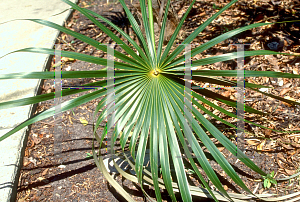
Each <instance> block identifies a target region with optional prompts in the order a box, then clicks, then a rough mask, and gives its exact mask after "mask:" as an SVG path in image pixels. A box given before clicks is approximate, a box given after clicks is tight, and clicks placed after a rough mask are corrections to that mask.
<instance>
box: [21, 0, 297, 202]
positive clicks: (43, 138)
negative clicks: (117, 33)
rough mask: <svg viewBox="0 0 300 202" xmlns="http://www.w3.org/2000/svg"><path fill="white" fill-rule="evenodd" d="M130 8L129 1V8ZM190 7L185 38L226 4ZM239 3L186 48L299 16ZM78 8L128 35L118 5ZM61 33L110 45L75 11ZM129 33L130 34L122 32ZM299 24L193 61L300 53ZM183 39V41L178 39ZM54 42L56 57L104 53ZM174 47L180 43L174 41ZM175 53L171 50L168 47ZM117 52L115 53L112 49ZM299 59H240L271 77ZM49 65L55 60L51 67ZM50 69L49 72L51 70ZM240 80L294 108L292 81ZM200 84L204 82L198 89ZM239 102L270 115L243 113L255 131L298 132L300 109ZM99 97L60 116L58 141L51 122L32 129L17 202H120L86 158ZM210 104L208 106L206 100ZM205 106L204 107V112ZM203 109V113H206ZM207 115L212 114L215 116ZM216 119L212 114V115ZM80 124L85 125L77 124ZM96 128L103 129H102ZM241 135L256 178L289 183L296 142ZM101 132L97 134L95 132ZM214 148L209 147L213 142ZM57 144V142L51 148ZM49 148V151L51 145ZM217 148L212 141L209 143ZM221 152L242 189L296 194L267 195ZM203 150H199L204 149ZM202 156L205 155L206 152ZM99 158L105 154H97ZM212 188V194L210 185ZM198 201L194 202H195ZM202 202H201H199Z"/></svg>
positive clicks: (136, 190)
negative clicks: (242, 48) (58, 48)
mask: <svg viewBox="0 0 300 202" xmlns="http://www.w3.org/2000/svg"><path fill="white" fill-rule="evenodd" d="M134 2H136V1H134ZM214 2H215V5H213V4H212V3H211V1H207V0H203V1H200V0H199V1H196V3H195V6H194V8H193V9H192V10H191V14H190V15H189V16H188V20H187V21H186V22H185V23H184V27H183V30H184V31H185V35H186V36H188V35H189V34H190V33H191V32H192V31H193V30H195V29H196V28H197V27H198V26H199V25H201V24H202V23H203V22H204V21H205V20H206V19H208V18H209V17H211V16H212V14H213V13H215V12H216V11H217V10H216V9H217V8H218V7H222V6H224V5H225V4H226V3H228V2H229V1H224V0H220V1H214ZM255 2H256V3H255V4H254V1H240V2H238V3H237V4H236V5H235V6H232V7H230V8H229V9H228V10H227V11H225V12H224V13H223V14H222V15H221V16H220V17H219V18H218V19H217V20H215V21H214V22H213V23H211V25H209V26H208V27H207V28H206V29H205V30H204V31H203V32H202V33H201V34H200V35H199V36H198V37H197V38H196V39H195V40H194V41H193V43H194V45H192V48H194V47H195V46H197V45H196V44H197V43H199V44H201V43H204V42H206V41H208V40H210V39H212V38H214V37H216V36H219V35H220V34H222V33H224V32H227V31H230V30H232V29H235V28H237V27H241V26H246V25H249V24H252V23H258V22H266V21H268V22H274V21H284V20H291V19H295V18H296V16H299V14H300V2H299V1H291V0H288V1H263V0H260V1H259V0H257V1H255ZM79 6H81V7H85V8H88V9H91V10H93V11H95V12H97V13H99V14H101V15H104V16H107V17H109V18H110V19H111V20H112V21H113V22H115V23H117V24H118V25H119V26H120V27H122V28H123V29H128V26H127V25H128V22H127V20H126V18H124V12H123V10H122V8H121V6H120V5H119V4H110V5H107V4H106V1H101V0H81V1H79ZM174 7H175V9H176V10H177V11H178V14H179V17H181V16H182V15H183V14H184V12H185V10H186V9H187V5H182V4H181V2H180V1H178V3H177V4H176V3H174ZM66 27H67V28H70V29H72V30H74V31H76V32H79V33H81V34H84V35H86V36H88V37H91V38H93V39H96V40H97V41H99V42H100V43H110V42H111V41H110V39H109V37H107V36H106V35H105V33H103V32H102V31H101V30H100V29H99V28H97V27H96V26H94V25H93V24H92V23H91V22H90V21H89V20H88V19H87V18H86V17H84V16H83V15H81V14H80V13H79V12H77V11H75V12H74V13H73V14H72V18H71V19H70V20H69V21H68V22H66ZM129 31H130V28H129ZM299 33H300V32H299V23H286V24H276V25H271V26H265V27H259V28H255V29H252V30H250V31H246V32H243V33H241V34H239V35H237V36H235V37H232V38H230V39H228V40H225V41H224V42H222V43H220V44H218V45H216V46H214V47H212V48H210V49H209V50H207V51H204V52H203V53H201V54H198V55H196V56H195V59H201V58H205V57H206V56H211V55H219V54H223V53H228V52H234V51H236V49H235V46H232V45H229V44H233V43H248V44H251V45H250V46H248V47H246V50H259V49H268V50H274V51H282V52H297V53H299V52H300V46H299V44H300V40H299V39H300V35H299ZM183 38H185V37H183ZM58 41H59V43H62V44H63V46H62V50H67V51H76V52H80V53H85V54H89V55H93V56H96V57H103V58H106V54H103V53H102V52H101V51H99V50H96V49H95V48H94V47H91V46H90V45H87V44H85V43H82V42H81V41H80V40H77V39H75V38H74V37H71V36H68V35H66V34H61V35H60V36H59V37H58ZM177 42H179V43H180V42H182V40H181V39H178V40H177ZM174 48H176V47H174ZM117 50H118V51H121V49H118V47H117ZM62 61H63V65H62V70H63V71H78V70H79V71H83V70H97V69H101V68H103V67H101V66H99V65H95V64H89V63H86V62H82V61H76V60H75V61H74V60H69V59H67V58H62ZM299 63H300V58H299V57H298V58H297V57H291V56H282V55H272V56H258V57H249V58H246V59H245V69H246V70H264V71H266V70H273V71H284V72H288V73H294V74H299V73H300V70H299ZM52 64H53V65H54V61H52ZM53 65H52V66H51V68H50V71H54V67H53ZM236 66H237V63H236V60H233V61H228V62H222V63H216V64H213V65H205V66H203V67H201V68H199V69H222V70H225V69H235V68H236ZM98 80H101V79H68V80H63V86H80V85H83V84H86V83H90V82H93V81H98ZM247 81H249V82H251V83H256V84H264V85H270V86H273V87H274V89H273V90H271V91H269V93H272V94H274V95H278V96H281V97H286V98H293V99H295V100H296V101H300V97H299V95H300V91H299V88H298V89H297V88H295V87H297V86H299V84H300V83H299V79H280V78H279V79H276V78H275V79H273V78H265V77H263V78H248V79H247ZM53 82H54V81H53V80H45V82H44V85H43V87H42V88H43V91H42V94H44V93H50V92H54V86H53ZM198 84H199V85H202V84H204V83H201V82H200V83H198ZM93 91H94V90H90V91H86V92H81V93H78V94H76V95H71V96H65V97H63V98H62V102H64V101H67V100H70V99H71V98H75V97H78V96H80V95H84V94H87V93H89V92H93ZM216 92H221V94H222V95H223V96H225V97H230V98H235V96H236V93H235V92H236V91H235V90H216ZM245 96H246V97H245V99H246V102H249V103H250V106H251V107H253V108H255V109H258V110H262V111H266V112H269V113H271V115H270V116H269V117H266V118H264V117H263V118H257V116H251V115H248V114H246V117H248V118H249V120H251V121H255V123H257V124H262V125H264V126H267V127H270V128H273V129H276V130H287V131H289V130H300V118H299V107H294V106H290V105H288V104H286V103H284V102H281V101H278V100H275V99H273V98H271V99H270V98H267V97H266V96H264V95H262V94H260V93H256V92H254V91H251V92H250V91H246V94H245ZM100 100H101V98H98V99H96V100H93V101H91V102H88V103H86V104H84V105H81V106H79V107H76V108H74V109H73V111H72V110H69V111H67V112H64V113H62V121H61V122H60V123H59V125H60V126H62V129H61V134H62V138H61V139H60V140H59V142H58V140H54V135H53V134H54V126H55V124H58V123H55V122H54V119H53V118H52V117H50V118H48V119H45V120H43V121H40V122H38V123H34V124H32V127H31V131H30V134H29V137H28V143H27V148H26V150H25V157H24V164H23V168H22V170H21V175H20V180H19V187H18V195H17V201H123V200H124V199H123V198H122V197H121V196H120V195H119V194H118V192H117V191H116V190H114V188H112V187H111V186H110V185H109V184H108V183H107V181H106V179H105V178H104V176H103V175H102V173H101V172H100V171H99V170H98V168H97V166H96V165H95V163H94V160H93V158H92V157H90V154H91V153H92V131H93V128H92V123H93V113H94V110H95V108H96V106H97V104H98V102H99V101H100ZM209 100H210V99H209ZM213 102H214V103H216V104H218V105H219V106H221V107H223V108H225V109H227V110H229V111H231V112H233V113H235V111H234V110H233V109H232V108H230V107H228V106H226V105H224V104H221V103H219V102H216V101H213ZM53 106H54V100H50V101H46V102H41V103H39V105H38V108H37V112H41V111H43V110H46V109H49V108H51V107H53ZM206 107H208V106H206ZM208 108H209V107H208ZM214 113H218V112H217V111H216V112H214ZM216 115H218V114H216ZM219 116H220V117H221V118H223V119H225V120H226V121H229V122H231V123H233V124H234V123H235V122H234V119H232V118H229V117H226V116H224V115H222V114H220V115H219ZM207 119H209V120H211V121H212V122H214V123H215V124H216V126H217V127H219V128H220V130H221V131H222V132H223V133H224V135H226V136H228V137H229V138H231V139H232V141H233V142H234V141H235V140H234V138H233V137H234V133H235V131H232V130H229V129H226V128H222V127H223V126H222V124H220V123H219V122H218V121H216V120H214V119H212V118H211V117H209V116H207ZM83 120H86V121H87V123H88V124H87V125H84V124H83ZM102 126H103V125H102ZM246 127H247V129H249V130H250V131H251V133H252V134H246V136H245V140H246V141H245V143H246V144H245V152H246V155H247V156H248V157H249V158H251V159H252V160H253V162H254V163H255V164H256V165H258V167H260V168H261V169H262V170H263V171H265V172H267V173H270V172H271V171H275V173H276V178H278V177H280V178H283V177H285V176H290V175H292V174H294V173H296V172H297V169H298V168H299V163H300V159H299V156H300V155H299V151H300V144H299V143H300V138H299V137H300V135H299V134H298V135H295V134H283V133H276V132H272V131H270V130H267V129H261V128H258V127H255V126H250V125H249V124H246ZM99 131H101V128H100V129H99ZM212 140H213V141H215V140H214V139H213V138H212ZM55 141H56V142H55ZM54 143H55V144H54ZM58 144H61V146H60V149H61V151H60V152H61V153H60V154H59V156H55V155H54V148H55V147H56V146H57V145H58ZM215 144H216V145H218V142H217V141H215ZM219 149H220V151H221V152H222V153H223V154H224V156H225V157H226V158H227V159H228V161H229V162H230V163H231V165H232V166H233V168H234V169H235V170H236V172H237V173H238V174H239V176H240V177H241V179H242V180H243V182H244V183H245V184H246V186H247V187H248V188H249V189H250V190H251V191H253V192H255V193H260V194H261V193H273V194H278V195H280V196H282V195H286V194H289V193H293V192H294V191H297V190H299V186H300V184H299V181H298V179H297V178H296V179H292V180H291V181H285V182H280V183H278V186H277V187H274V186H273V187H271V188H270V189H264V188H263V182H262V181H261V180H260V178H259V177H260V176H259V175H257V174H255V173H254V172H253V171H251V170H250V169H249V168H247V167H245V166H244V164H242V163H241V162H239V161H237V160H236V157H234V156H233V155H232V154H231V153H229V152H228V151H227V150H226V149H224V148H222V147H221V146H220V147H219ZM205 151H206V150H205ZM206 152H207V151H206ZM102 154H103V155H105V149H104V150H103V151H102ZM211 162H212V166H213V168H214V169H215V171H216V172H217V175H218V177H219V178H220V180H221V182H222V183H223V184H224V188H225V189H226V190H228V192H235V193H243V194H245V192H243V191H242V190H241V189H240V188H239V187H238V186H236V184H235V183H234V182H233V181H232V180H231V179H230V178H229V177H228V176H227V175H226V173H225V172H223V171H222V169H221V168H220V166H219V165H218V164H216V163H214V161H211ZM189 177H190V179H191V181H192V182H194V183H195V184H196V185H198V184H199V183H197V182H196V181H195V176H193V175H190V176H189ZM115 179H116V180H117V181H118V182H119V184H121V185H122V186H123V187H124V189H125V190H127V191H128V192H129V193H130V194H131V195H132V196H133V198H134V199H135V200H136V201H144V200H145V197H144V196H143V193H142V191H141V189H140V187H139V186H138V185H136V184H134V183H132V182H129V181H128V180H126V179H124V178H123V177H122V176H120V175H116V176H115ZM212 188H213V189H214V187H213V186H212ZM148 191H149V192H148V194H150V195H151V196H155V194H154V191H153V190H152V189H151V188H149V189H148ZM163 197H164V199H165V200H167V201H168V200H169V199H168V197H167V194H163ZM195 200H200V199H195ZM204 201H207V200H204Z"/></svg>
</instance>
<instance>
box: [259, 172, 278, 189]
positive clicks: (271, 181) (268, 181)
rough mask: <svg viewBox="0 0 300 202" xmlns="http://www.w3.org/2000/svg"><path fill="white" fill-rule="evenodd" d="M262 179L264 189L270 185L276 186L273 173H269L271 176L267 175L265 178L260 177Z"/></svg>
mask: <svg viewBox="0 0 300 202" xmlns="http://www.w3.org/2000/svg"><path fill="white" fill-rule="evenodd" d="M262 177H263V178H264V187H265V188H268V189H269V188H270V187H271V185H272V184H276V185H277V181H276V180H275V179H274V178H273V177H274V171H272V172H271V174H267V176H262Z"/></svg>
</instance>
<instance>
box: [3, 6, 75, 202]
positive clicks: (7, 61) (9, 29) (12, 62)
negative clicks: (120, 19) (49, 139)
mask: <svg viewBox="0 0 300 202" xmlns="http://www.w3.org/2000/svg"><path fill="white" fill-rule="evenodd" d="M71 1H72V2H74V3H77V1H78V0H71ZM68 8H70V6H69V5H67V4H65V3H64V2H62V1H60V0H43V1H40V0H10V1H0V23H2V22H6V21H9V20H13V19H45V20H49V21H51V22H54V23H57V24H59V25H64V21H65V20H66V19H67V18H68V16H69V15H70V13H71V10H69V11H66V12H64V13H62V14H59V15H56V16H53V15H55V14H58V13H60V12H62V11H64V10H66V9H68ZM58 34H59V31H57V30H55V29H53V28H49V27H46V26H43V25H39V24H37V23H34V22H30V21H25V20H20V21H13V22H9V23H6V24H1V25H0V56H3V55H5V54H7V53H9V52H11V51H14V50H18V49H22V48H27V47H43V48H53V44H54V42H55V39H56V38H57V36H58ZM48 59H49V55H45V54H36V53H14V54H11V55H8V56H6V57H4V58H2V59H0V74H7V73H12V72H27V71H28V72H31V71H44V69H45V68H46V64H47V61H48ZM39 85H40V80H18V79H15V80H0V86H1V88H0V102H6V101H10V100H15V99H20V98H26V97H32V96H35V95H36V94H37V90H38V88H39ZM31 113H32V106H22V107H16V108H11V109H4V110H0V120H1V122H0V136H2V135H4V134H5V133H6V132H8V131H10V130H11V129H12V128H13V127H15V126H16V125H18V124H20V123H21V122H23V121H25V120H26V119H28V118H29V117H30V114H31ZM26 142H27V135H26V129H23V130H21V131H19V132H17V133H15V134H14V135H12V136H10V137H9V138H7V139H5V140H4V141H2V142H0V171H1V172H0V201H1V202H2V201H3V202H4V201H15V197H16V188H17V185H18V179H19V170H20V167H21V164H22V153H23V151H24V148H25V147H24V146H26Z"/></svg>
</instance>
